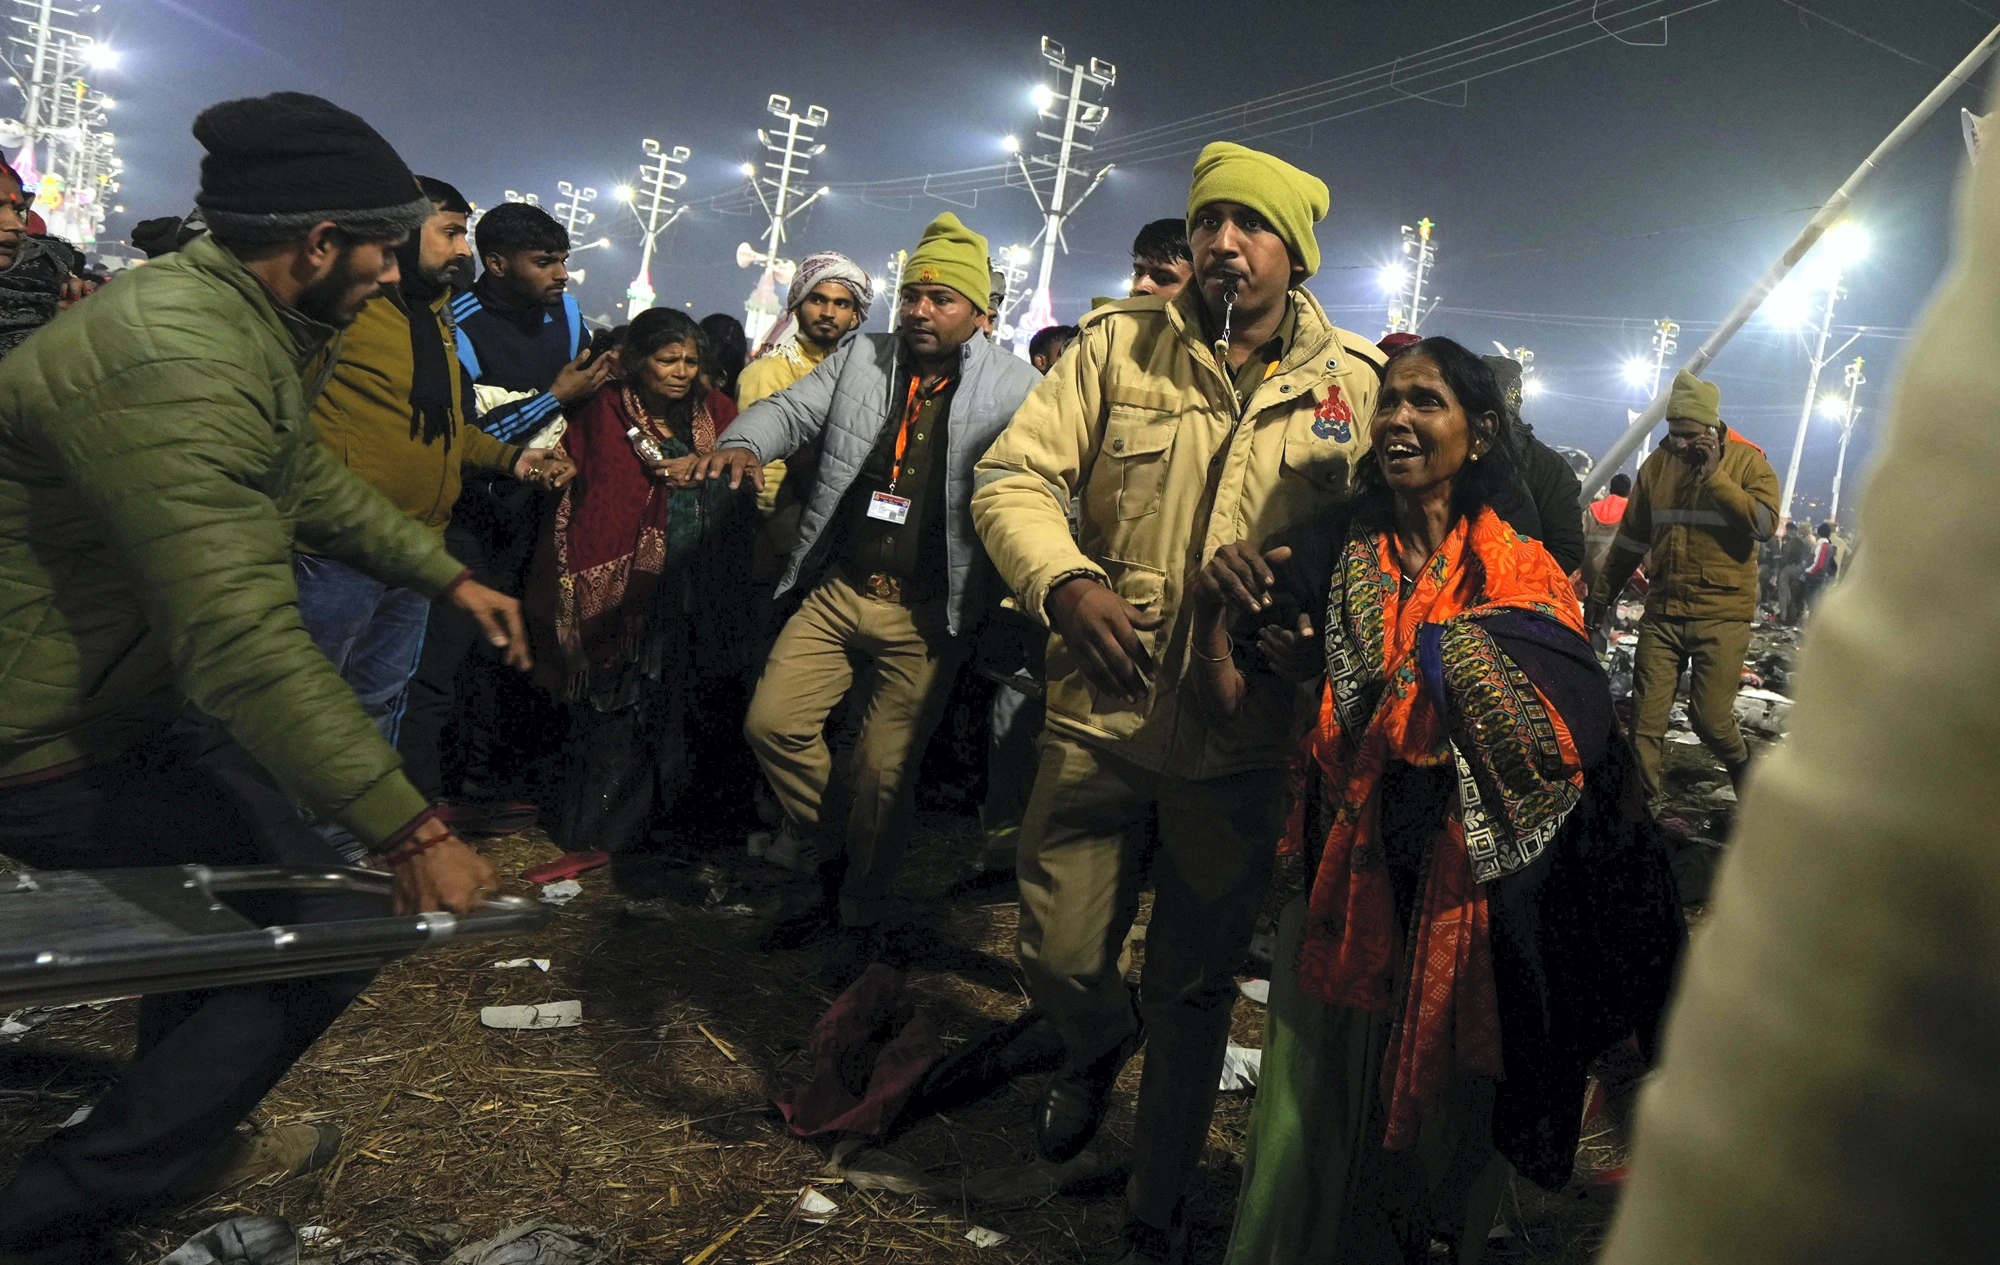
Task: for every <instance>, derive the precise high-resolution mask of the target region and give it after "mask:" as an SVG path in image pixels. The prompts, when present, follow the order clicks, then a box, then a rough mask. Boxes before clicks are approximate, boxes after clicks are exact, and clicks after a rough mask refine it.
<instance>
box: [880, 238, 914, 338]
mask: <svg viewBox="0 0 2000 1265" xmlns="http://www.w3.org/2000/svg"><path fill="white" fill-rule="evenodd" d="M909 262H910V252H909V251H907V250H899V251H897V252H896V253H895V254H893V255H891V256H889V266H888V267H887V268H885V269H884V270H883V272H882V279H883V280H884V281H886V282H888V283H889V284H888V285H886V286H884V287H883V289H884V290H886V291H887V292H888V295H889V332H890V333H891V334H893V333H895V332H896V326H897V325H899V324H901V323H902V319H903V269H904V268H905V267H907V266H908V265H909Z"/></svg>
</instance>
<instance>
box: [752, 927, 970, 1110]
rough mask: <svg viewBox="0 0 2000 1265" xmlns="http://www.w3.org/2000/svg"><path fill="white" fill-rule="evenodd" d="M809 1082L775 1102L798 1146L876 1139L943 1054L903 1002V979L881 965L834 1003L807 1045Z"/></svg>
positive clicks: (926, 1025) (927, 1025) (923, 1021)
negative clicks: (831, 1138)
mask: <svg viewBox="0 0 2000 1265" xmlns="http://www.w3.org/2000/svg"><path fill="white" fill-rule="evenodd" d="M806 1053H807V1054H808V1055H809V1056H810V1057H811V1058H812V1062H813V1074H812V1079H811V1080H809V1081H807V1082H806V1083H805V1084H804V1085H801V1086H799V1087H797V1088H796V1089H788V1090H786V1091H785V1092H784V1093H782V1094H779V1095H778V1096H777V1097H776V1098H774V1099H772V1102H773V1103H774V1104H776V1106H777V1108H778V1111H779V1113H780V1114H781V1115H783V1116H784V1118H785V1127H786V1128H788V1129H790V1130H791V1131H792V1133H793V1134H794V1135H796V1136H798V1137H801V1138H810V1137H817V1136H820V1135H822V1134H829V1133H853V1134H863V1135H867V1136H871V1137H872V1136H876V1135H879V1134H881V1133H883V1132H885V1131H887V1129H888V1128H889V1126H890V1124H891V1123H893V1122H894V1121H895V1119H896V1117H897V1115H898V1114H900V1113H901V1111H902V1109H903V1104H904V1103H906V1102H908V1101H909V1099H910V1096H911V1095H912V1094H913V1093H915V1092H916V1089H917V1086H918V1085H920V1084H922V1083H923V1079H924V1074H925V1073H926V1072H928V1071H929V1070H930V1068H931V1065H932V1064H934V1063H936V1062H937V1061H938V1059H939V1058H941V1057H942V1056H943V1054H944V1049H943V1046H942V1045H941V1044H940V1043H939V1041H938V1035H937V1028H936V1026H935V1025H933V1024H932V1023H931V1021H930V1020H929V1019H928V1018H927V1017H925V1016H924V1015H922V1014H920V1013H919V1012H918V1011H917V1008H916V1006H915V1005H914V1004H913V1003H912V1002H911V1001H910V1000H909V999H908V998H906V997H905V996H904V995H903V973H902V972H901V971H898V970H896V969H895V968H894V967H892V966H887V965H885V964H883V963H880V962H877V963H875V964H874V965H873V966H870V967H869V968H868V969H867V970H866V971H864V972H862V974H861V978H859V979H857V980H855V981H854V983H852V984H850V985H848V988H847V991H846V992H844V993H842V994H841V995H840V996H839V997H838V998H836V999H835V1001H834V1003H833V1005H832V1006H831V1007H830V1008H829V1009H828V1010H827V1012H826V1013H825V1014H824V1015H821V1016H820V1018H819V1022H817V1023H815V1024H814V1025H813V1030H812V1035H811V1036H810V1037H809V1038H807V1040H806Z"/></svg>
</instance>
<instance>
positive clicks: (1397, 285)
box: [1376, 264, 1410, 294]
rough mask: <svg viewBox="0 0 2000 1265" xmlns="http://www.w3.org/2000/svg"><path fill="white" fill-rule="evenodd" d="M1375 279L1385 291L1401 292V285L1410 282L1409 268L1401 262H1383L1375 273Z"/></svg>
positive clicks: (1389, 292)
mask: <svg viewBox="0 0 2000 1265" xmlns="http://www.w3.org/2000/svg"><path fill="white" fill-rule="evenodd" d="M1376 279H1377V280H1378V281H1380V282H1381V284H1382V289H1383V291H1384V292H1385V293H1388V294H1401V293H1402V292H1403V287H1404V286H1406V285H1408V284H1410V270H1409V269H1408V268H1405V267H1404V266H1403V265H1401V264H1385V265H1383V267H1382V271H1381V272H1379V273H1377V274H1376Z"/></svg>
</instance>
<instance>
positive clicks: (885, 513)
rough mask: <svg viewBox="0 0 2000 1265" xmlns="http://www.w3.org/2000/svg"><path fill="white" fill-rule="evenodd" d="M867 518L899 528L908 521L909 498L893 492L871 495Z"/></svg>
mask: <svg viewBox="0 0 2000 1265" xmlns="http://www.w3.org/2000/svg"><path fill="white" fill-rule="evenodd" d="M849 512H850V513H852V511H849ZM868 517H870V518H876V519H880V520H881V521H883V522H885V523H893V524H895V525H896V526H898V527H900V526H902V525H903V524H904V523H907V522H909V521H910V498H909V497H907V496H897V495H895V494H894V493H893V492H875V493H871V494H870V495H869V497H868Z"/></svg>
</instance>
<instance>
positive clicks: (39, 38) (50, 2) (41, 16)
mask: <svg viewBox="0 0 2000 1265" xmlns="http://www.w3.org/2000/svg"><path fill="white" fill-rule="evenodd" d="M54 9H55V0H42V3H41V8H40V10H39V12H38V13H37V14H36V17H35V21H34V25H33V29H34V32H35V65H34V69H33V70H32V71H30V72H29V75H28V156H29V159H30V160H31V162H32V163H33V165H34V166H35V167H36V168H38V169H39V170H41V171H43V172H44V173H46V172H47V171H48V168H47V167H44V166H42V160H41V158H40V157H39V156H38V155H37V154H36V153H35V145H36V142H38V141H40V140H41V139H42V93H43V91H44V90H45V83H46V76H47V73H48V64H47V63H48V53H49V19H50V17H51V16H53V12H54ZM49 160H50V165H54V160H55V143H54V142H53V141H51V142H50V143H49Z"/></svg>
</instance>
